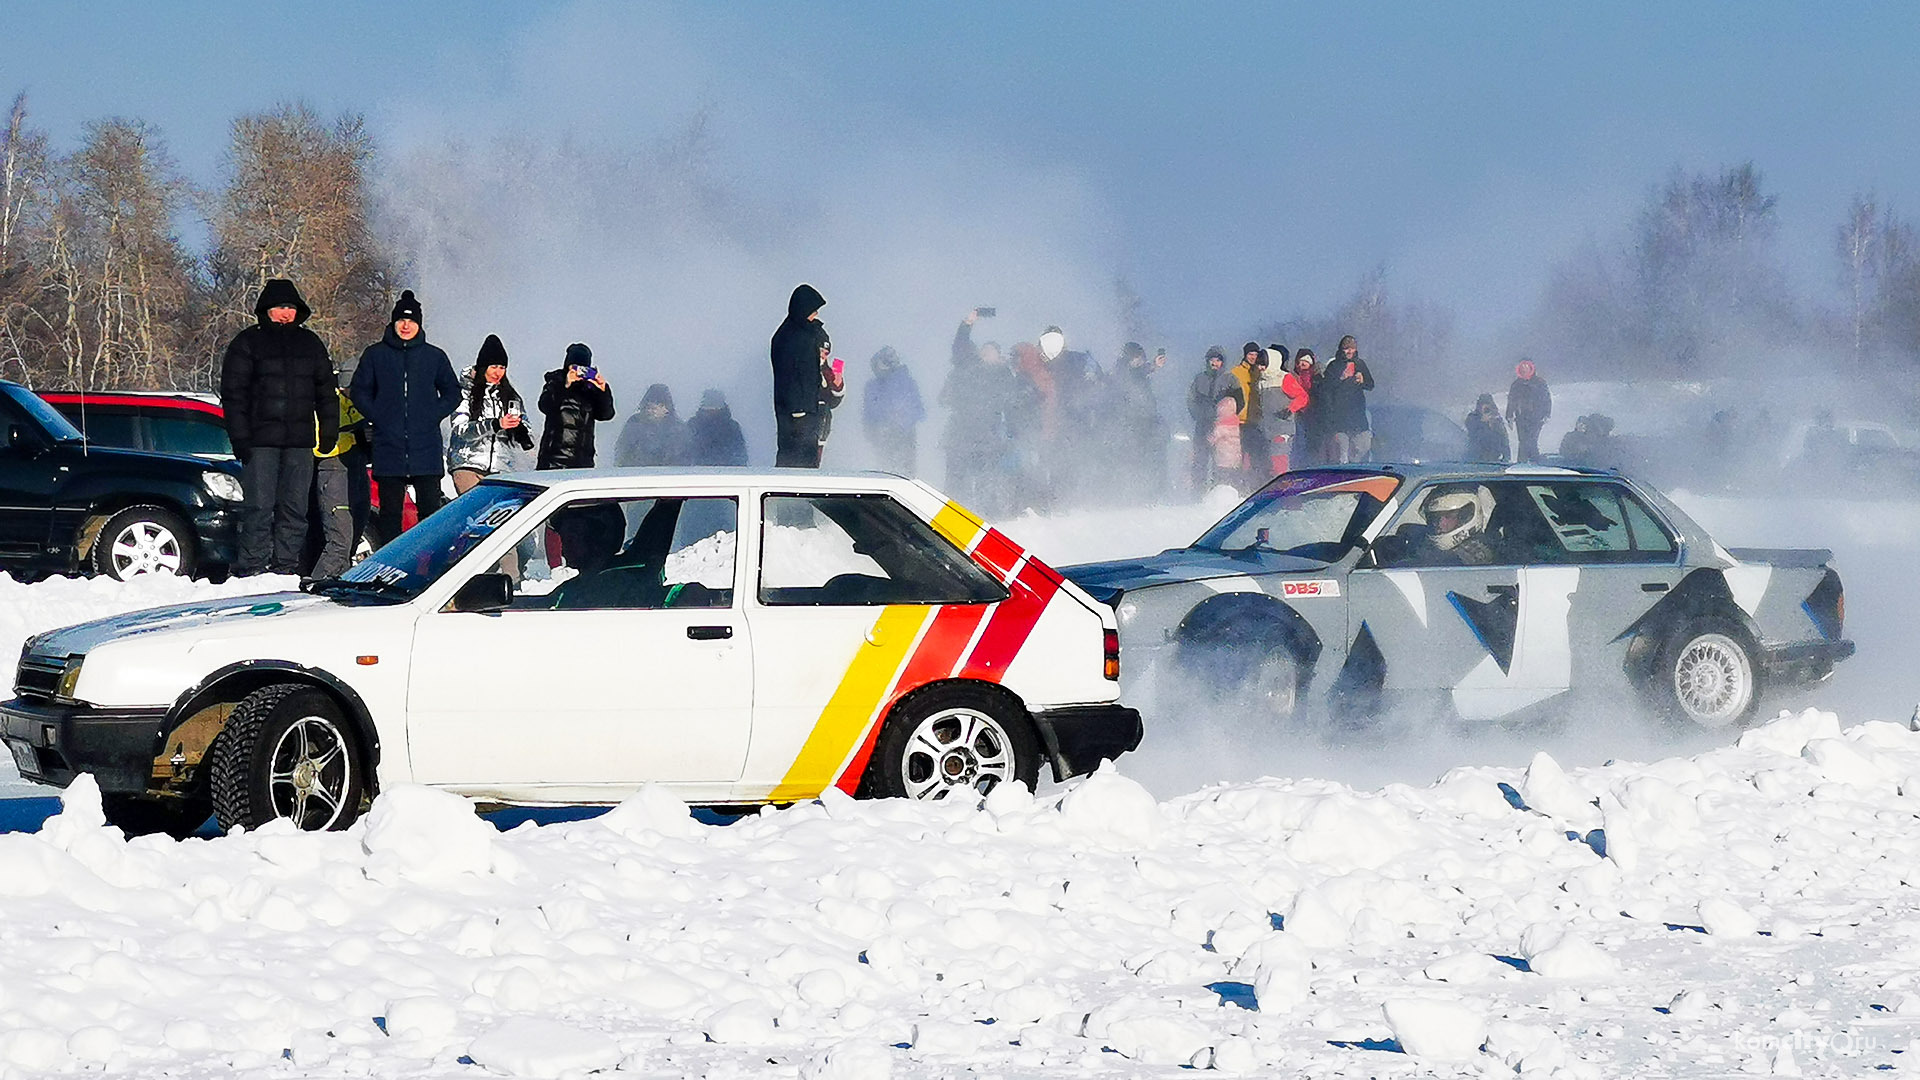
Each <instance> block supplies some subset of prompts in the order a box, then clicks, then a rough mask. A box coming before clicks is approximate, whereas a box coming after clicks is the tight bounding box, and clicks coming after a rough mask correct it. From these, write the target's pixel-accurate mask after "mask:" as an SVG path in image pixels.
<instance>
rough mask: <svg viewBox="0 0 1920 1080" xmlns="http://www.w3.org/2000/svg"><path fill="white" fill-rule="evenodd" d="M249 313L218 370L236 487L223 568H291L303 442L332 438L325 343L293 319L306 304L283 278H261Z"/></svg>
mask: <svg viewBox="0 0 1920 1080" xmlns="http://www.w3.org/2000/svg"><path fill="white" fill-rule="evenodd" d="M253 313H254V319H255V320H256V322H255V325H253V326H249V327H247V328H246V329H245V330H242V331H240V332H239V333H238V334H235V335H234V338H233V341H232V342H230V343H229V344H228V345H227V352H226V358H225V360H224V361H223V362H222V364H221V369H220V404H221V407H222V408H223V409H224V410H225V411H226V422H227V435H228V437H229V438H230V439H231V440H232V442H233V452H234V454H235V455H236V456H238V457H239V458H240V462H241V474H240V475H241V480H242V482H243V486H244V487H245V491H246V502H245V504H244V506H243V509H242V510H241V514H240V535H239V552H238V558H237V559H236V561H235V563H234V566H233V572H234V573H235V574H239V575H247V574H261V573H266V572H268V571H269V570H271V571H272V572H274V573H276V574H297V573H299V572H300V569H301V567H300V563H301V560H302V557H303V556H304V555H305V549H306V542H307V500H308V491H309V489H310V488H311V487H312V486H313V460H314V459H313V449H314V447H315V446H332V445H334V443H335V442H336V441H337V440H338V439H339V437H340V404H339V395H338V393H337V390H336V387H335V385H334V380H333V364H332V362H331V361H330V360H329V359H328V357H327V346H326V344H325V343H324V342H322V341H321V340H320V336H319V335H318V334H315V333H314V332H313V331H311V330H309V329H307V328H306V327H305V326H303V325H301V324H303V323H305V322H306V321H307V316H308V315H310V314H312V309H310V308H308V307H307V302H306V301H305V300H303V299H301V298H300V290H298V289H296V288H294V286H293V282H291V281H287V280H285V279H283V278H274V279H272V280H271V281H268V282H267V284H266V286H265V287H264V288H262V289H261V290H260V299H259V301H258V302H256V303H255V304H254V307H253ZM316 434H317V436H318V438H317V439H316Z"/></svg>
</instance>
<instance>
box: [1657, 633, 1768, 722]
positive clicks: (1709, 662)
mask: <svg viewBox="0 0 1920 1080" xmlns="http://www.w3.org/2000/svg"><path fill="white" fill-rule="evenodd" d="M1752 681H1753V680H1752V673H1751V672H1750V671H1749V670H1748V664H1747V659H1746V654H1745V652H1743V651H1742V650H1741V649H1740V647H1739V645H1737V644H1736V643H1735V642H1734V641H1733V640H1732V639H1731V638H1729V637H1727V636H1726V635H1724V634H1705V635H1702V636H1700V637H1697V638H1695V639H1693V640H1692V641H1690V642H1688V643H1687V647H1686V648H1685V649H1682V650H1681V652H1680V657H1679V659H1678V660H1676V661H1675V662H1674V666H1673V685H1674V692H1675V696H1677V697H1678V698H1679V699H1680V705H1681V707H1682V708H1684V709H1686V711H1687V714H1688V715H1689V716H1691V717H1693V718H1694V720H1696V721H1697V722H1699V723H1702V724H1707V725H1710V726H1717V725H1720V724H1724V723H1727V722H1728V721H1730V720H1732V719H1733V718H1734V717H1736V716H1738V715H1740V712H1741V710H1743V709H1744V708H1746V704H1747V697H1748V695H1749V694H1750V693H1751V687H1752Z"/></svg>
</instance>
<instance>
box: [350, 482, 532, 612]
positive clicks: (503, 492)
mask: <svg viewBox="0 0 1920 1080" xmlns="http://www.w3.org/2000/svg"><path fill="white" fill-rule="evenodd" d="M543 490H545V489H543V488H538V487H532V486H530V485H527V484H512V483H499V482H491V481H489V482H485V483H482V484H480V485H478V486H476V487H474V488H473V489H472V490H470V491H468V492H467V493H466V494H465V495H462V496H460V497H459V498H457V499H455V500H453V501H452V502H450V503H448V504H447V505H445V506H443V507H441V508H440V509H439V510H437V511H435V512H434V513H432V514H430V515H428V516H427V517H426V518H424V519H422V520H421V522H420V524H418V525H415V526H414V527H413V528H411V529H408V530H407V531H406V532H403V533H401V534H400V535H399V537H397V538H396V539H394V540H393V541H392V542H391V543H389V544H387V545H386V546H384V547H382V548H381V549H380V550H378V551H376V552H374V553H373V554H372V555H369V556H367V557H366V558H365V559H364V560H362V561H361V563H360V565H358V566H356V567H354V568H353V569H351V570H349V571H347V572H346V573H345V574H343V575H341V580H342V581H350V582H364V583H366V584H367V585H369V586H373V587H377V588H380V589H383V590H386V591H389V592H391V593H393V594H394V595H395V596H396V597H399V598H402V599H405V598H411V597H414V596H418V595H420V591H421V590H422V589H425V588H426V587H427V586H429V585H431V584H433V583H434V582H435V581H436V580H438V579H439V577H440V575H441V574H444V573H446V572H447V569H448V568H449V567H451V566H452V565H453V564H454V563H456V562H459V561H460V557H461V556H463V555H465V554H466V553H467V552H469V551H472V550H473V547H474V545H475V544H478V543H479V542H480V541H482V540H485V539H486V538H487V537H489V536H491V535H493V531H494V530H495V529H498V528H499V527H500V526H501V525H504V524H506V522H507V519H508V518H511V517H513V515H515V514H517V513H519V512H520V510H521V508H523V507H525V506H526V505H527V504H528V503H530V502H532V501H533V500H534V499H536V498H538V497H539V495H540V493H541V491H543Z"/></svg>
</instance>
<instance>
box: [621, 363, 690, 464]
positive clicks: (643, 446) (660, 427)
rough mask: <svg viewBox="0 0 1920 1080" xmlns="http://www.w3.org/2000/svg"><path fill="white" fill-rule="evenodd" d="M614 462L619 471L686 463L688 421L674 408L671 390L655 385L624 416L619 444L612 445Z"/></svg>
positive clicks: (662, 384)
mask: <svg viewBox="0 0 1920 1080" xmlns="http://www.w3.org/2000/svg"><path fill="white" fill-rule="evenodd" d="M613 463H614V464H615V465H618V466H620V467H622V468H632V467H635V466H646V465H685V464H687V463H688V462H687V422H686V421H684V420H682V419H680V414H679V413H677V412H675V411H674V408H673V391H672V390H669V389H668V388H667V384H666V383H654V384H653V385H652V386H649V387H647V392H646V394H645V395H643V396H642V397H641V398H640V408H639V410H638V411H636V412H635V413H634V414H633V415H632V416H629V417H627V423H626V426H624V427H622V428H621V429H620V441H619V442H617V443H615V444H614V446H613Z"/></svg>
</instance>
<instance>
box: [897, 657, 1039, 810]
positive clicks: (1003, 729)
mask: <svg viewBox="0 0 1920 1080" xmlns="http://www.w3.org/2000/svg"><path fill="white" fill-rule="evenodd" d="M871 768H872V769H873V770H874V771H873V774H872V777H871V779H872V780H873V784H872V785H871V786H872V789H873V792H874V794H876V795H879V796H881V797H882V798H908V799H925V800H929V801H932V800H939V799H949V798H959V797H978V796H981V795H985V794H986V793H987V792H989V791H992V790H993V789H994V788H995V787H997V786H999V785H1000V784H1004V783H1008V782H1010V781H1011V782H1018V783H1022V784H1025V785H1027V787H1028V788H1029V789H1031V788H1032V787H1033V786H1034V785H1035V783H1037V782H1038V781H1039V779H1040V748H1039V743H1038V740H1036V739H1035V738H1034V734H1033V723H1032V721H1031V720H1029V719H1028V718H1027V717H1026V715H1025V714H1024V710H1022V709H1021V708H1020V707H1019V705H1018V704H1017V703H1016V702H1013V701H1011V700H1010V699H1009V698H1008V697H1007V696H1006V695H1005V694H1003V693H1001V692H999V691H996V690H993V689H991V688H988V687H983V686H964V685H963V686H942V687H936V688H934V689H931V690H927V691H924V692H922V693H919V694H916V695H914V696H912V697H909V698H908V699H906V700H905V701H902V702H901V703H900V704H899V705H898V706H896V707H895V709H894V711H893V714H892V715H891V716H889V717H888V718H887V726H886V727H885V728H884V729H882V730H881V732H880V744H879V746H878V747H876V748H875V750H874V761H873V764H872V766H871Z"/></svg>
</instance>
